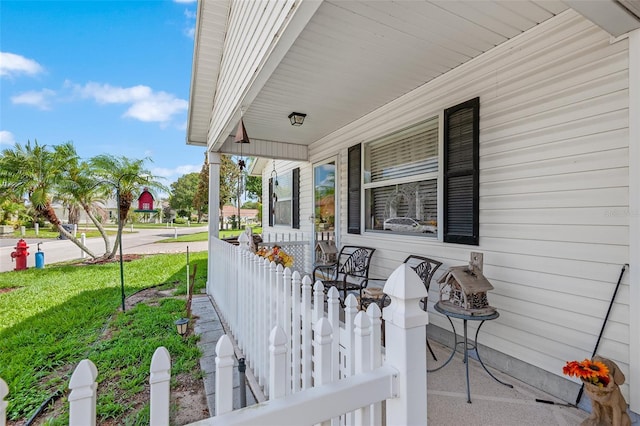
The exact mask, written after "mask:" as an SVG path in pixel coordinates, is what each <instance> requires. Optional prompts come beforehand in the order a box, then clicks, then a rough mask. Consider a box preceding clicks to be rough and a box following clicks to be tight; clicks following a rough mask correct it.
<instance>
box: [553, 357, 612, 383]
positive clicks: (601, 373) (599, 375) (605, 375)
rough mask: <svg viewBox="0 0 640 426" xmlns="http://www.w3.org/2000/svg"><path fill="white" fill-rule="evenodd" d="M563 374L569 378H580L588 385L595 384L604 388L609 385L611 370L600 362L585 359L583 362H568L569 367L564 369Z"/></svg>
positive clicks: (566, 366)
mask: <svg viewBox="0 0 640 426" xmlns="http://www.w3.org/2000/svg"><path fill="white" fill-rule="evenodd" d="M562 372H563V373H564V374H566V375H567V376H571V377H578V378H579V379H580V380H582V381H583V382H586V383H591V384H594V385H596V386H598V387H601V388H604V387H607V385H608V384H609V381H610V378H609V369H608V368H607V366H606V365H604V364H603V363H602V362H600V361H592V360H589V359H585V360H584V361H582V362H578V361H567V365H565V366H564V367H563V368H562Z"/></svg>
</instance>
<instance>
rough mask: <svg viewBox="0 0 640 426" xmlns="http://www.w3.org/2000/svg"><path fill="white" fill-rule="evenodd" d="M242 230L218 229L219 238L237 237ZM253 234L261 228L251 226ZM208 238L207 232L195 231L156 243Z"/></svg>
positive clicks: (194, 240)
mask: <svg viewBox="0 0 640 426" xmlns="http://www.w3.org/2000/svg"><path fill="white" fill-rule="evenodd" d="M242 232H244V229H230V230H224V231H220V239H222V238H229V237H237V236H238V235H240V233H242ZM253 233H254V234H261V233H262V228H253ZM208 238H209V232H208V231H205V232H196V233H195V234H189V235H179V236H178V238H167V239H164V240H160V241H157V242H158V243H193V242H198V241H207V239H208Z"/></svg>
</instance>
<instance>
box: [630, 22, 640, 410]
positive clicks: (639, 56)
mask: <svg viewBox="0 0 640 426" xmlns="http://www.w3.org/2000/svg"><path fill="white" fill-rule="evenodd" d="M639 117H640V30H635V31H633V32H631V33H630V34H629V236H630V238H629V263H630V268H629V274H630V282H629V285H630V289H629V292H630V297H629V315H630V318H629V328H630V330H629V335H630V339H629V340H630V342H629V359H630V365H629V376H630V377H632V378H634V380H631V381H630V389H629V393H630V401H629V404H630V408H631V410H632V411H634V412H636V413H640V118H639Z"/></svg>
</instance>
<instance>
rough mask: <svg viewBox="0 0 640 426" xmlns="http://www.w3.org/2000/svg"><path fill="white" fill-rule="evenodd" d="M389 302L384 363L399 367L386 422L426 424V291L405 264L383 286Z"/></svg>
mask: <svg viewBox="0 0 640 426" xmlns="http://www.w3.org/2000/svg"><path fill="white" fill-rule="evenodd" d="M384 292H385V293H386V294H387V295H388V296H389V297H390V298H391V304H390V305H389V306H387V307H386V308H384V309H383V311H382V317H383V318H384V320H385V328H384V330H385V339H386V344H385V347H386V348H387V352H386V362H385V363H386V364H387V365H389V366H391V367H393V368H395V369H396V370H398V394H397V395H396V396H395V398H391V399H388V400H387V424H398V425H426V424H427V345H426V344H425V342H426V339H427V334H426V333H427V332H426V327H425V326H426V325H427V323H428V322H429V316H428V314H427V313H426V312H425V311H423V310H422V309H420V303H419V302H420V299H422V298H423V297H427V290H426V289H425V288H424V284H423V283H422V280H421V279H420V277H418V274H416V273H415V271H414V270H413V269H411V267H410V266H409V265H407V264H406V263H403V264H402V265H400V266H399V267H398V268H397V269H396V270H395V271H393V273H392V274H391V276H389V279H388V280H387V282H386V283H385V285H384Z"/></svg>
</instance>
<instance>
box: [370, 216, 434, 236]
mask: <svg viewBox="0 0 640 426" xmlns="http://www.w3.org/2000/svg"><path fill="white" fill-rule="evenodd" d="M382 229H383V230H385V231H395V232H428V233H433V234H435V233H436V227H435V226H433V225H427V224H425V223H420V222H418V221H417V220H415V219H412V218H410V217H390V218H389V219H387V220H385V221H384V224H383V225H382Z"/></svg>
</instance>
